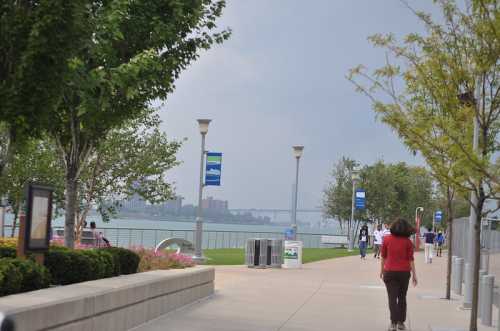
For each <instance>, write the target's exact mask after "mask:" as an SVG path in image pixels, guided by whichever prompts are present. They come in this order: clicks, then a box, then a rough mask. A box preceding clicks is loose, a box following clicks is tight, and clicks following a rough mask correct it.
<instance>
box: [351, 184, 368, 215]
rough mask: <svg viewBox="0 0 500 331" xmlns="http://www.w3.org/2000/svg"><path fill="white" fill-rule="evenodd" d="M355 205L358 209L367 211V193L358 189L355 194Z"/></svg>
mask: <svg viewBox="0 0 500 331" xmlns="http://www.w3.org/2000/svg"><path fill="white" fill-rule="evenodd" d="M354 205H355V207H356V209H358V210H359V209H365V208H366V191H365V190H363V189H361V188H358V189H356V193H355V200H354Z"/></svg>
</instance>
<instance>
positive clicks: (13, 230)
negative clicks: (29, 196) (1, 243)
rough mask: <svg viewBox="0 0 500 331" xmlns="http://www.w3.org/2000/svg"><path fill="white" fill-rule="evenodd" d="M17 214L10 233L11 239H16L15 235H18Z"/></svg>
mask: <svg viewBox="0 0 500 331" xmlns="http://www.w3.org/2000/svg"><path fill="white" fill-rule="evenodd" d="M17 215H18V214H17V213H15V214H14V219H13V220H12V229H11V232H10V237H11V238H14V236H15V234H16V225H17Z"/></svg>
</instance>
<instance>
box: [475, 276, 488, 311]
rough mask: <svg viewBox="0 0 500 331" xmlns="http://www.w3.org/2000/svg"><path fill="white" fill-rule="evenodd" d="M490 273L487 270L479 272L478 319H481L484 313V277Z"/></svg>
mask: <svg viewBox="0 0 500 331" xmlns="http://www.w3.org/2000/svg"><path fill="white" fill-rule="evenodd" d="M487 274H488V273H487V272H486V270H482V269H481V270H479V290H478V294H479V296H478V301H477V302H478V307H477V318H481V314H482V313H483V301H482V300H483V297H484V293H483V289H484V286H483V281H482V279H483V276H486V275H487Z"/></svg>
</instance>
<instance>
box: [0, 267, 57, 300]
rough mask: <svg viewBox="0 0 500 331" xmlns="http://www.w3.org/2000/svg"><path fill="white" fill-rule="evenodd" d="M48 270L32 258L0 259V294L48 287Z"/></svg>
mask: <svg viewBox="0 0 500 331" xmlns="http://www.w3.org/2000/svg"><path fill="white" fill-rule="evenodd" d="M49 284H50V274H49V272H48V270H47V269H46V268H45V267H43V266H41V265H38V264H37V263H36V262H34V261H32V260H29V259H27V260H21V259H13V258H2V259H0V296H3V295H9V294H14V293H20V292H27V291H34V290H39V289H42V288H46V287H49Z"/></svg>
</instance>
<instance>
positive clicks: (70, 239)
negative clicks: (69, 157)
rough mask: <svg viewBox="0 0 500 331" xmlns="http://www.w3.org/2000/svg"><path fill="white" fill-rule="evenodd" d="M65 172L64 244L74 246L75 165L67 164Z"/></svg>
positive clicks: (76, 180) (76, 183) (76, 181)
mask: <svg viewBox="0 0 500 331" xmlns="http://www.w3.org/2000/svg"><path fill="white" fill-rule="evenodd" d="M66 171H67V173H66V183H65V184H66V206H65V209H66V210H65V221H64V246H66V247H69V248H74V247H75V216H76V204H77V189H78V179H77V170H76V166H75V165H70V164H68V167H67V170H66Z"/></svg>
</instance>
